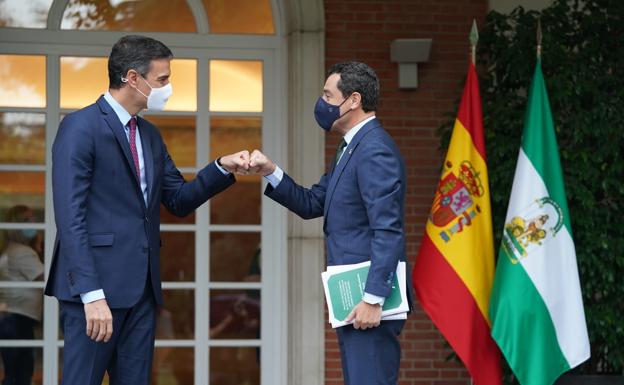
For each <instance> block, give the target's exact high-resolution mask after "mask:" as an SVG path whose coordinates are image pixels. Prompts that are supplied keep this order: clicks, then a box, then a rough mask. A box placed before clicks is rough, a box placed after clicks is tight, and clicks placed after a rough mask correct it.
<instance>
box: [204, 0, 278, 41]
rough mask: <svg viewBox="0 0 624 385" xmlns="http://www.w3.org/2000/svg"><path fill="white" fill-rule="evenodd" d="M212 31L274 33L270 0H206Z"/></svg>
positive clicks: (205, 4)
mask: <svg viewBox="0 0 624 385" xmlns="http://www.w3.org/2000/svg"><path fill="white" fill-rule="evenodd" d="M204 7H206V12H207V13H208V23H210V32H211V33H248V34H261V35H272V34H274V33H275V27H273V13H272V12H271V2H270V0H227V1H223V0H204Z"/></svg>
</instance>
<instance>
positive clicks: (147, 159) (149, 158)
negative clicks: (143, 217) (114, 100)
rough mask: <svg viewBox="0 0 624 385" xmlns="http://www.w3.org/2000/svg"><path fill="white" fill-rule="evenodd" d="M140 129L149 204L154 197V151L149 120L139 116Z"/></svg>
mask: <svg viewBox="0 0 624 385" xmlns="http://www.w3.org/2000/svg"><path fill="white" fill-rule="evenodd" d="M138 121H139V131H140V135H141V146H142V147H143V163H144V164H145V180H146V182H147V203H148V206H149V202H150V199H151V197H152V190H153V188H154V161H153V159H154V155H153V151H152V138H151V137H148V136H149V130H148V129H147V125H148V124H149V123H147V121H146V120H145V119H142V118H138Z"/></svg>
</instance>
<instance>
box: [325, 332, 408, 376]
mask: <svg viewBox="0 0 624 385" xmlns="http://www.w3.org/2000/svg"><path fill="white" fill-rule="evenodd" d="M404 324H405V321H403V320H396V321H382V322H381V324H380V325H379V326H378V327H376V328H372V329H366V330H357V329H355V328H353V326H352V325H347V326H342V327H339V328H337V329H336V332H337V333H338V344H339V345H340V355H341V358H342V372H343V376H344V383H345V385H396V384H397V383H398V381H399V365H400V362H401V345H400V344H399V335H400V334H401V330H403V325H404Z"/></svg>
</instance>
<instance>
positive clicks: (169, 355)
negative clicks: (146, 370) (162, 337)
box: [151, 347, 195, 385]
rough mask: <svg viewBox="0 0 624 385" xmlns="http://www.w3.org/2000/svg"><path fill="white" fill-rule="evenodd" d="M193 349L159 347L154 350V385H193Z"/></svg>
mask: <svg viewBox="0 0 624 385" xmlns="http://www.w3.org/2000/svg"><path fill="white" fill-rule="evenodd" d="M194 367H195V352H194V351H193V348H173V347H158V348H156V349H155V350H154V361H153V363H152V382H151V384H152V385H193V383H194V381H195V377H194V372H193V369H194Z"/></svg>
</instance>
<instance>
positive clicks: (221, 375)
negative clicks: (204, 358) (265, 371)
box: [210, 348, 260, 385]
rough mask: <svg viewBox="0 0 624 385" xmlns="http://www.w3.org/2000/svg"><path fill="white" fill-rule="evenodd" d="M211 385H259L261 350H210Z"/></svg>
mask: <svg viewBox="0 0 624 385" xmlns="http://www.w3.org/2000/svg"><path fill="white" fill-rule="evenodd" d="M210 384H211V385H259V384H260V349H259V348H212V349H210Z"/></svg>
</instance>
